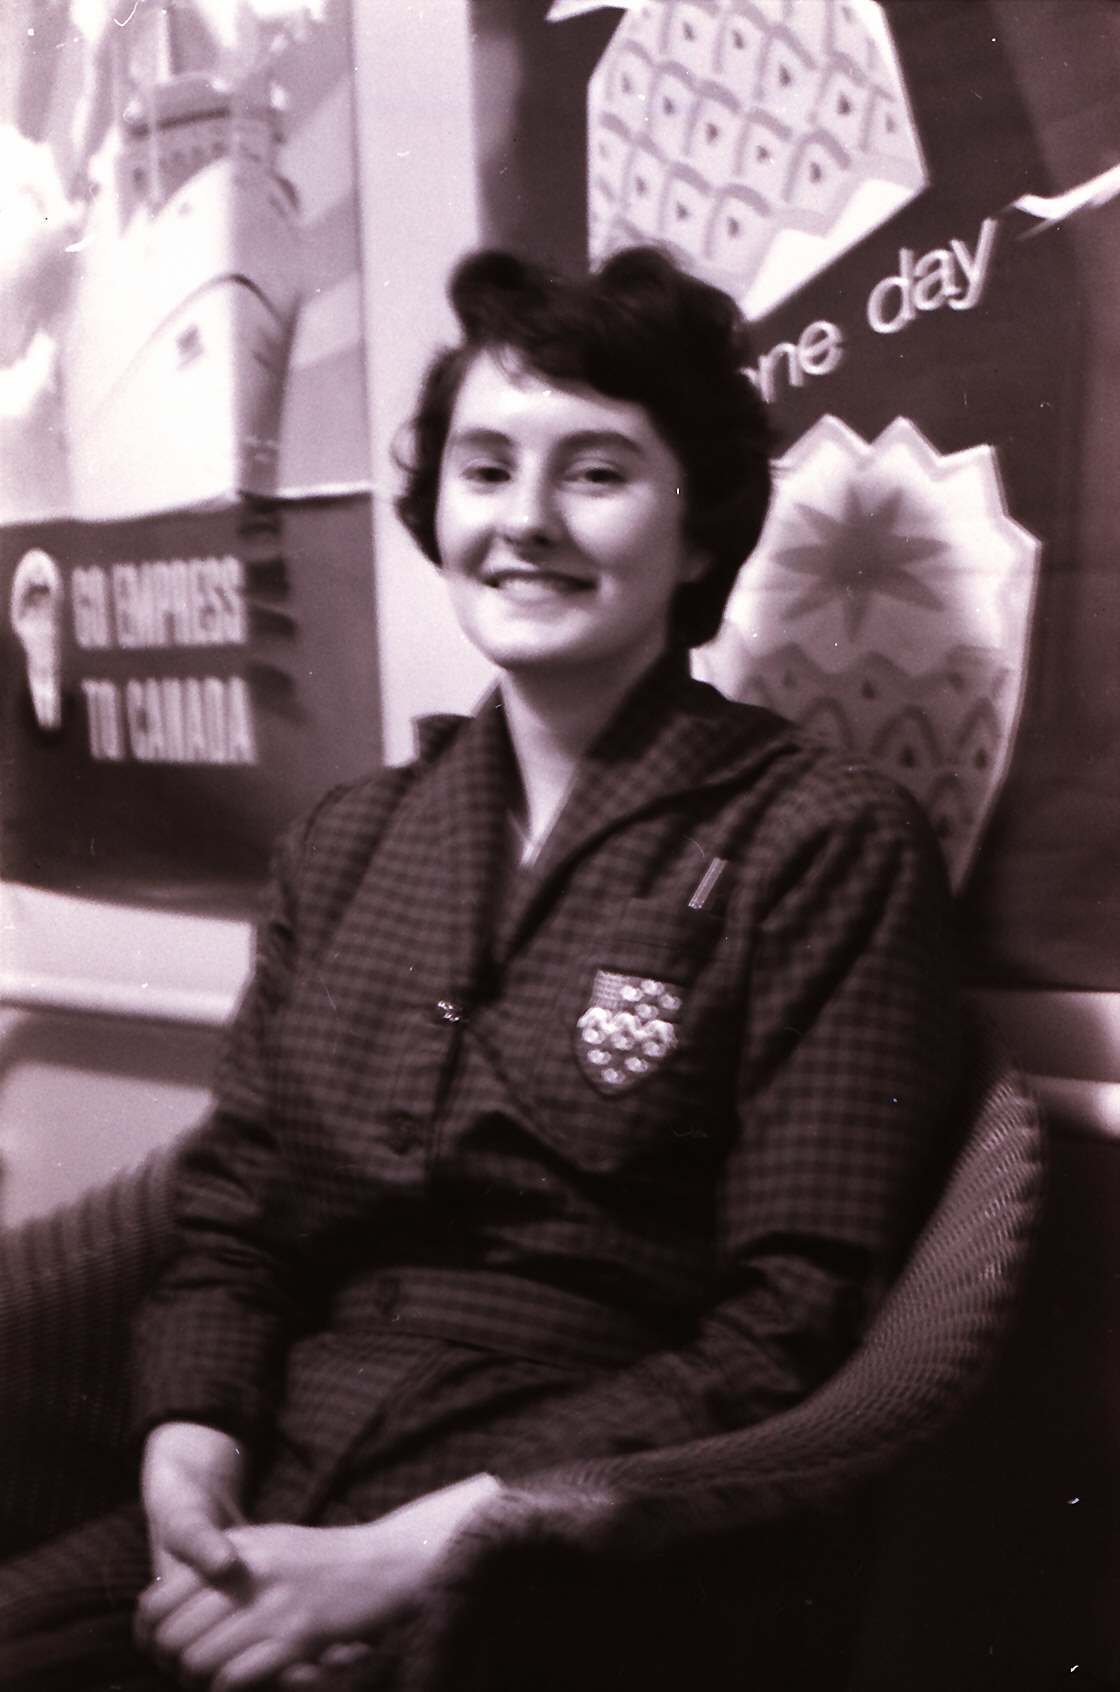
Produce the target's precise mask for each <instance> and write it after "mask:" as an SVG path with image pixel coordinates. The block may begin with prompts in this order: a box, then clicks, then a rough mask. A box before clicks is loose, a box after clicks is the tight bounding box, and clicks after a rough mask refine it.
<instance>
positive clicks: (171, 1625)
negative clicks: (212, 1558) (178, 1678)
mask: <svg viewBox="0 0 1120 1692" xmlns="http://www.w3.org/2000/svg"><path fill="white" fill-rule="evenodd" d="M236 1613H237V1611H236V1606H235V1605H234V1604H233V1603H232V1601H231V1600H230V1599H229V1598H228V1597H227V1596H226V1594H225V1593H224V1592H216V1591H215V1590H214V1589H213V1588H212V1587H207V1588H206V1589H205V1590H204V1591H202V1592H199V1593H197V1594H196V1595H195V1596H194V1597H193V1598H188V1599H187V1601H186V1603H185V1604H180V1606H179V1608H178V1609H177V1610H175V1611H173V1612H172V1614H171V1615H169V1616H165V1617H164V1619H163V1621H161V1622H160V1624H159V1626H158V1627H157V1628H156V1630H155V1632H154V1633H153V1635H152V1641H151V1645H150V1647H149V1650H150V1651H151V1654H152V1655H153V1656H154V1657H155V1659H156V1661H157V1662H159V1663H168V1662H171V1663H180V1662H185V1661H186V1657H187V1654H188V1653H189V1652H190V1650H191V1649H192V1647H194V1646H195V1645H196V1644H197V1642H198V1641H199V1640H202V1639H209V1638H210V1637H211V1636H212V1635H213V1633H214V1631H215V1629H217V1628H220V1627H222V1626H224V1625H225V1624H226V1623H228V1621H229V1620H230V1618H231V1616H234V1615H236Z"/></svg>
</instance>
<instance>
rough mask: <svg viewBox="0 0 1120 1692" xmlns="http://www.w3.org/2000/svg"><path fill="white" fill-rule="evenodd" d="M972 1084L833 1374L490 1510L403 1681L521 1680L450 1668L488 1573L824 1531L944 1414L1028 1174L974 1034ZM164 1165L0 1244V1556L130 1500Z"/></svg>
mask: <svg viewBox="0 0 1120 1692" xmlns="http://www.w3.org/2000/svg"><path fill="white" fill-rule="evenodd" d="M969 1073H970V1075H971V1077H972V1080H971V1086H972V1089H973V1097H972V1100H971V1102H970V1104H969V1105H968V1107H967V1109H966V1111H965V1113H964V1118H963V1125H964V1132H963V1137H962V1140H961V1143H960V1149H959V1151H958V1152H957V1154H956V1156H955V1159H954V1162H953V1165H952V1167H951V1169H950V1172H949V1175H948V1179H947V1181H946V1183H945V1185H944V1188H943V1191H942V1194H941V1197H940V1199H939V1200H938V1202H937V1204H936V1206H935V1208H934V1210H933V1212H932V1214H931V1216H930V1217H929V1219H928V1221H927V1223H926V1225H925V1228H924V1229H923V1231H922V1233H921V1235H920V1237H919V1238H918V1240H917V1242H916V1244H915V1246H914V1249H913V1251H912V1253H911V1256H910V1259H909V1261H908V1263H907V1265H906V1267H905V1268H904V1270H903V1272H902V1274H901V1276H900V1277H899V1279H898V1280H897V1282H896V1283H895V1285H894V1287H893V1288H892V1290H891V1292H890V1294H889V1295H888V1297H887V1299H886V1300H885V1301H884V1303H883V1305H882V1307H881V1309H880V1310H879V1312H878V1314H877V1316H876V1318H875V1319H874V1321H873V1323H872V1325H871V1326H870V1328H869V1330H868V1332H867V1334H866V1336H865V1339H864V1341H863V1343H862V1344H861V1346H860V1347H859V1349H858V1350H857V1351H856V1353H855V1354H854V1355H853V1356H852V1357H851V1358H850V1359H849V1360H848V1361H847V1363H846V1364H845V1365H844V1366H843V1367H842V1368H841V1369H840V1370H839V1371H838V1373H837V1374H836V1375H835V1376H834V1377H833V1378H832V1379H831V1380H830V1381H829V1382H827V1383H826V1384H825V1385H824V1386H823V1387H822V1388H820V1389H819V1390H818V1391H817V1392H815V1393H814V1394H813V1395H811V1397H810V1398H808V1399H807V1400H806V1401H805V1402H804V1403H802V1404H801V1405H799V1406H798V1407H796V1408H795V1409H793V1410H790V1411H788V1412H786V1413H784V1414H782V1415H779V1416H775V1417H773V1418H772V1419H770V1420H769V1421H766V1422H764V1423H762V1424H759V1425H757V1426H754V1427H751V1428H748V1429H745V1430H743V1431H742V1432H739V1433H734V1434H727V1435H721V1436H719V1437H715V1438H710V1439H706V1440H703V1441H699V1442H696V1443H694V1444H689V1445H685V1446H681V1447H679V1448H675V1449H672V1450H667V1451H657V1452H650V1453H641V1454H638V1455H632V1456H626V1457H620V1458H613V1459H607V1460H601V1461H595V1462H588V1463H586V1464H583V1465H579V1466H571V1467H568V1468H565V1469H564V1470H563V1471H558V1472H556V1473H555V1474H553V1475H550V1476H545V1477H542V1478H540V1479H538V1480H536V1481H534V1483H533V1485H532V1486H531V1487H528V1488H526V1489H524V1490H523V1491H517V1492H515V1493H514V1494H513V1495H512V1496H511V1497H509V1498H507V1499H506V1500H504V1501H503V1502H502V1503H501V1505H500V1506H499V1508H498V1509H497V1510H496V1511H495V1512H494V1514H493V1516H492V1517H489V1518H487V1520H486V1521H484V1522H483V1523H482V1525H481V1527H480V1528H479V1529H478V1530H475V1531H472V1532H471V1534H470V1535H469V1536H464V1537H463V1539H462V1541H461V1543H460V1544H459V1546H458V1549H457V1552H456V1554H455V1555H454V1556H453V1557H452V1558H451V1559H449V1564H448V1571H447V1578H446V1581H445V1582H444V1583H443V1586H442V1588H441V1590H440V1591H439V1592H438V1593H437V1595H436V1596H435V1597H434V1598H433V1608H432V1613H431V1614H430V1615H429V1616H428V1617H427V1618H426V1625H425V1626H424V1627H423V1628H422V1630H420V1632H419V1633H418V1641H420V1643H418V1647H417V1649H416V1650H415V1651H414V1652H413V1653H412V1655H411V1661H412V1680H413V1683H414V1684H415V1685H416V1686H418V1687H420V1686H423V1687H425V1688H429V1687H433V1688H434V1687H438V1686H448V1687H450V1686H455V1687H456V1688H458V1689H461V1692H466V1689H467V1688H472V1687H475V1686H478V1687H480V1688H482V1687H485V1688H487V1689H488V1692H496V1689H497V1688H498V1687H499V1686H502V1687H504V1686H505V1685H506V1684H507V1683H508V1684H509V1685H511V1686H513V1685H517V1684H519V1681H518V1678H517V1676H516V1674H515V1673H514V1671H511V1670H508V1669H504V1670H501V1671H500V1670H499V1669H498V1668H497V1667H495V1666H494V1664H493V1662H490V1663H489V1666H485V1664H484V1666H483V1668H481V1669H479V1670H478V1671H477V1672H474V1673H472V1672H471V1671H469V1670H468V1668H467V1666H466V1664H465V1662H464V1655H463V1653H464V1651H468V1650H472V1651H475V1653H476V1654H477V1649H478V1641H479V1635H478V1627H477V1625H476V1624H475V1623H473V1622H472V1621H471V1619H470V1613H471V1606H472V1604H473V1603H474V1602H475V1599H476V1598H477V1596H478V1594H479V1593H483V1594H486V1593H489V1592H492V1590H493V1575H494V1572H495V1570H496V1568H498V1567H500V1569H501V1570H503V1571H505V1570H508V1569H509V1568H510V1567H513V1566H516V1568H517V1570H518V1571H519V1572H518V1577H517V1578H518V1584H519V1585H521V1586H524V1587H525V1590H526V1591H529V1590H531V1589H535V1588H534V1580H535V1576H534V1575H533V1574H532V1571H533V1569H537V1570H538V1572H539V1573H540V1574H541V1575H542V1576H546V1571H547V1570H548V1569H549V1567H550V1566H551V1565H550V1558H551V1559H552V1561H553V1563H554V1562H555V1554H556V1552H557V1551H558V1550H559V1551H560V1552H562V1553H563V1555H564V1556H565V1557H567V1558H568V1559H569V1561H570V1560H571V1558H573V1557H574V1558H575V1559H577V1561H579V1562H581V1563H582V1564H583V1565H585V1566H588V1567H591V1568H594V1567H596V1566H597V1567H598V1568H599V1569H600V1571H601V1572H602V1571H603V1570H604V1569H605V1568H606V1567H610V1568H612V1569H613V1570H615V1571H619V1570H622V1569H624V1568H625V1567H626V1566H627V1564H631V1565H634V1566H637V1565H639V1564H642V1563H645V1562H646V1560H647V1559H648V1558H649V1556H650V1555H651V1553H656V1554H657V1555H658V1556H668V1557H670V1558H671V1557H673V1556H674V1555H677V1554H679V1553H680V1552H681V1550H682V1548H686V1547H688V1546H689V1544H690V1543H694V1542H695V1541H696V1540H697V1539H698V1538H700V1539H703V1540H706V1541H708V1542H709V1543H724V1542H726V1539H727V1536H728V1535H730V1536H732V1537H733V1538H734V1537H736V1536H738V1537H739V1538H740V1539H741V1540H742V1541H743V1542H744V1543H745V1542H746V1541H747V1540H749V1538H750V1536H751V1534H752V1533H753V1532H754V1530H755V1529H766V1530H767V1531H768V1532H769V1531H770V1530H772V1529H775V1528H780V1526H781V1524H782V1523H784V1522H787V1521H789V1520H806V1519H812V1520H815V1521H823V1520H824V1519H825V1518H826V1517H828V1516H829V1514H830V1513H831V1512H834V1511H837V1510H840V1511H842V1510H843V1509H844V1508H845V1507H846V1506H847V1505H848V1504H849V1503H850V1502H851V1501H852V1500H854V1499H856V1498H858V1497H861V1496H863V1495H865V1493H866V1490H867V1487H868V1484H869V1483H871V1482H873V1481H875V1480H877V1479H880V1478H881V1477H883V1476H884V1475H887V1474H889V1472H890V1471H891V1470H892V1469H894V1468H895V1467H896V1466H898V1465H899V1464H901V1463H902V1461H903V1459H905V1458H908V1457H909V1456H910V1455H911V1454H912V1453H914V1452H915V1451H916V1450H918V1449H919V1448H921V1447H923V1446H928V1445H929V1444H930V1443H931V1442H934V1441H936V1440H937V1439H938V1437H939V1436H941V1435H942V1434H943V1433H944V1432H945V1430H946V1429H947V1428H948V1427H949V1426H950V1425H951V1424H952V1422H953V1421H954V1420H955V1419H956V1418H958V1417H959V1415H960V1414H961V1411H962V1409H963V1408H964V1407H965V1406H966V1405H967V1404H968V1402H969V1401H970V1399H971V1398H972V1397H973V1395H974V1394H975V1393H976V1392H977V1390H978V1389H979V1387H980V1385H981V1384H982V1382H983V1381H984V1380H985V1378H986V1377H987V1375H988V1373H989V1371H990V1368H991V1365H992V1363H993V1360H994V1358H995V1356H996V1355H997V1353H998V1350H999V1346H1000V1342H1001V1339H1002V1337H1003V1335H1004V1334H1005V1332H1006V1330H1007V1328H1008V1326H1009V1321H1010V1317H1011V1314H1012V1310H1013V1307H1014V1303H1015V1300H1016V1298H1017V1296H1018V1293H1019V1290H1020V1287H1021V1284H1022V1279H1023V1271H1024V1268H1025V1265H1026V1260H1027V1255H1028V1250H1029V1245H1030V1241H1031V1239H1032V1237H1033V1235H1034V1231H1035V1223H1036V1221H1037V1218H1038V1214H1039V1208H1040V1199H1041V1191H1042V1172H1043V1149H1042V1134H1041V1127H1040V1122H1039V1118H1038V1113H1037V1110H1036V1108H1035V1104H1034V1102H1033V1100H1032V1098H1031V1097H1030V1095H1029V1094H1028V1092H1027V1091H1026V1090H1025V1088H1024V1086H1023V1084H1022V1081H1021V1079H1020V1077H1019V1076H1018V1074H1017V1073H1016V1071H1015V1070H1014V1068H1013V1067H1012V1066H1011V1064H1010V1063H1009V1061H1008V1059H1007V1057H1006V1054H1005V1053H1004V1052H1003V1050H1002V1048H1001V1047H1000V1045H999V1043H998V1041H997V1040H996V1039H995V1038H994V1037H993V1036H992V1034H991V1033H990V1032H988V1031H979V1030H978V1031H977V1032H976V1034H975V1036H974V1052H973V1054H972V1059H971V1062H970V1066H969ZM173 1167H174V1156H173V1154H163V1155H161V1156H157V1157H156V1158H154V1159H153V1160H152V1161H150V1162H149V1163H148V1164H147V1165H145V1166H144V1167H143V1168H142V1169H141V1170H140V1171H139V1172H138V1173H135V1174H132V1175H129V1176H125V1177H121V1178H120V1179H118V1180H117V1181H116V1182H114V1183H112V1184H111V1185H110V1186H108V1187H106V1188H103V1189H101V1190H99V1191H97V1192H95V1193H93V1194H91V1195H90V1196H88V1197H86V1198H84V1199H83V1200H82V1201H80V1202H79V1203H78V1204H76V1205H74V1206H71V1207H69V1208H68V1209H66V1210H63V1211H60V1212H57V1213H55V1214H53V1215H51V1216H48V1217H45V1218H42V1219H37V1220H33V1221H31V1222H28V1223H24V1224H22V1225H21V1226H20V1227H18V1228H15V1229H12V1230H10V1231H9V1232H8V1233H7V1234H6V1235H5V1236H2V1237H0V1289H2V1292H0V1437H2V1440H3V1449H4V1451H5V1456H6V1459H7V1460H6V1462H5V1463H4V1465H3V1468H2V1471H0V1473H2V1479H0V1497H2V1504H0V1509H2V1516H0V1554H5V1555H10V1554H12V1553H13V1552H15V1551H17V1550H20V1549H23V1548H26V1547H27V1546H29V1545H32V1544H34V1543H37V1542H38V1541H40V1540H42V1539H44V1538H46V1537H48V1536H50V1535H53V1534H55V1533H57V1532H59V1531H60V1530H62V1529H64V1528H65V1527H67V1526H69V1525H71V1524H74V1523H76V1522H79V1521H81V1520H84V1519H86V1518H88V1517H89V1516H90V1515H91V1514H93V1513H94V1512H96V1511H99V1510H103V1509H106V1508H108V1507H110V1506H111V1505H112V1504H113V1503H115V1502H118V1501H119V1500H120V1499H121V1498H122V1497H123V1496H125V1495H126V1494H127V1492H128V1489H129V1488H130V1487H132V1486H133V1484H134V1475H133V1466H132V1461H131V1459H130V1456H129V1454H128V1451H127V1446H126V1444H125V1439H124V1428H125V1420H126V1401H127V1390H128V1389H127V1368H126V1364H125V1354H126V1344H127V1332H128V1325H129V1316H130V1312H131V1310H132V1309H133V1307H134V1306H135V1304H136V1301H137V1299H138V1298H139V1297H140V1296H141V1295H142V1293H143V1291H144V1289H145V1288H146V1286H147V1285H148V1284H149V1283H150V1282H151V1280H152V1277H153V1275H154V1274H155V1272H156V1270H157V1268H158V1266H159V1263H160V1261H161V1258H162V1255H163V1253H164V1251H165V1249H166V1242H167V1239H168V1234H169V1217H170V1187H171V1179H172V1174H173ZM511 1551H513V1552H515V1553H516V1557H515V1559H514V1561H513V1562H511V1556H510V1553H511ZM604 1559H605V1562H604ZM639 1585H640V1581H639ZM537 1587H538V1588H539V1582H537ZM507 1614H508V1610H507ZM482 1656H483V1659H485V1658H486V1651H485V1649H484V1650H483V1652H482ZM452 1664H454V1665H455V1666H454V1668H452V1666H451V1665H452ZM795 1683H796V1684H800V1682H794V1681H791V1682H790V1684H795ZM830 1683H831V1684H835V1685H837V1686H839V1685H841V1684H843V1683H844V1682H843V1679H842V1678H840V1679H834V1680H832V1681H831V1682H830ZM520 1684H521V1685H525V1686H527V1685H530V1684H542V1682H541V1681H540V1679H539V1677H538V1676H537V1675H536V1674H532V1675H529V1676H528V1677H527V1678H523V1679H521V1680H520ZM695 1684H697V1685H706V1684H707V1683H706V1682H695ZM783 1684H784V1683H783Z"/></svg>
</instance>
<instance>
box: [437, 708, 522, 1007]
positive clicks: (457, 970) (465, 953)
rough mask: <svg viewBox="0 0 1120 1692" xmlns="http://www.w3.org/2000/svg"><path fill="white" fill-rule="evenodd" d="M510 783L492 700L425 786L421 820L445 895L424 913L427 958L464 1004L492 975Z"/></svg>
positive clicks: (504, 740)
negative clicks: (436, 961) (431, 837)
mask: <svg viewBox="0 0 1120 1692" xmlns="http://www.w3.org/2000/svg"><path fill="white" fill-rule="evenodd" d="M512 781H513V755H512V752H511V751H510V746H509V738H508V734H507V731H506V726H505V716H504V712H503V710H502V705H501V700H500V698H499V696H498V695H497V693H494V694H491V695H490V697H489V698H488V699H487V700H486V701H485V703H484V704H483V705H482V707H481V709H480V710H479V711H478V713H477V714H476V715H475V716H474V717H472V718H470V719H468V720H467V721H466V722H464V723H462V725H461V727H460V728H459V730H458V732H457V733H456V734H455V736H454V739H453V741H452V742H451V744H450V745H449V746H448V747H447V748H446V750H445V751H444V752H443V754H442V755H441V756H440V757H438V758H437V759H436V760H435V762H434V764H433V766H432V768H431V770H430V771H429V773H428V774H427V776H426V777H425V780H424V804H423V809H424V817H425V820H426V822H427V826H428V827H429V828H430V829H431V830H432V831H433V833H434V834H436V835H437V836H438V839H439V843H440V855H441V858H442V861H443V864H444V866H445V881H444V886H445V888H446V896H445V897H440V898H437V899H436V900H434V901H433V904H432V907H431V910H430V912H429V913H427V914H426V924H427V927H428V932H427V936H426V943H425V951H426V952H427V954H428V955H429V956H430V957H437V956H438V957H442V958H443V959H445V960H446V980H447V986H448V989H449V991H450V992H451V993H452V995H454V996H456V997H462V998H464V999H467V1000H469V999H470V998H472V997H474V995H475V993H476V992H477V991H478V990H479V989H480V988H481V987H482V986H483V984H484V983H485V981H486V979H487V976H488V974H489V971H490V966H491V961H492V960H491V936H492V933H493V927H494V921H495V917H496V911H497V901H498V898H499V895H500V891H501V883H502V872H503V868H504V864H505V860H506V855H507V850H508V846H507V835H506V831H507V826H508V825H507V817H508V814H509V805H510V794H511V784H512Z"/></svg>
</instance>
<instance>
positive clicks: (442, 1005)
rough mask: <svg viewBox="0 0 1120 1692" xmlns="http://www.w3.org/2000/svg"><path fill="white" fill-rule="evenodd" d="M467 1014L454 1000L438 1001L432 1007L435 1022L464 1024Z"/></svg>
mask: <svg viewBox="0 0 1120 1692" xmlns="http://www.w3.org/2000/svg"><path fill="white" fill-rule="evenodd" d="M465 1015H466V1012H465V1011H464V1009H463V1007H462V1005H460V1004H458V1003H456V1001H455V1000H454V999H437V1000H436V1002H435V1004H434V1006H433V1007H432V1021H433V1022H462V1020H463V1018H464V1017H465Z"/></svg>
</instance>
